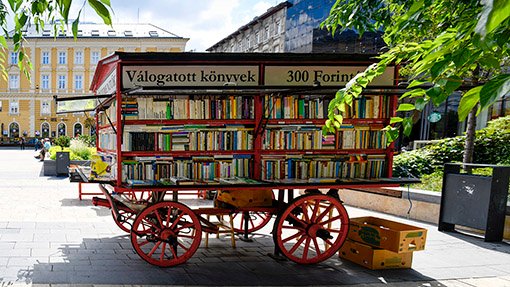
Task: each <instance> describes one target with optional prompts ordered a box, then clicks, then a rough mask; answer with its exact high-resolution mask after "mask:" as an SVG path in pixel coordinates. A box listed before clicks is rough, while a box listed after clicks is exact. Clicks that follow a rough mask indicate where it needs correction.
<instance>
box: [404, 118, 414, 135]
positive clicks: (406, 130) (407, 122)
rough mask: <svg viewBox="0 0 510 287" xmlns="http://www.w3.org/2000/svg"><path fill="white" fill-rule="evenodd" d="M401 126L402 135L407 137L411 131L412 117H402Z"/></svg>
mask: <svg viewBox="0 0 510 287" xmlns="http://www.w3.org/2000/svg"><path fill="white" fill-rule="evenodd" d="M402 126H403V127H404V135H405V136H406V137H409V136H410V135H411V132H412V131H413V119H412V118H404V121H403V122H402Z"/></svg>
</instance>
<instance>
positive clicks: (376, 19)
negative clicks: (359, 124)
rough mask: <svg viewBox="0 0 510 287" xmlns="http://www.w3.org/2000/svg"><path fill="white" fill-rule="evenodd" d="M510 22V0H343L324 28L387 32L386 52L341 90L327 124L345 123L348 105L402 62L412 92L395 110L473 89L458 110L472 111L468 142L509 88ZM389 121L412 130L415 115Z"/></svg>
mask: <svg viewBox="0 0 510 287" xmlns="http://www.w3.org/2000/svg"><path fill="white" fill-rule="evenodd" d="M509 23H510V1H508V0H467V1H463V0H412V1H404V0H384V1H376V0H349V1H343V0H337V2H336V3H335V4H334V5H333V7H332V9H331V13H330V16H329V17H328V18H327V19H326V20H325V21H324V22H323V23H322V26H323V27H326V28H327V29H329V30H330V31H331V32H332V33H336V32H338V31H343V30H345V29H355V30H356V31H358V32H359V33H360V34H361V35H362V34H363V33H364V32H366V31H381V30H382V31H384V41H385V42H386V44H387V47H388V49H387V50H386V51H385V52H384V53H382V54H381V55H380V56H379V59H380V61H379V62H378V63H376V64H373V65H371V66H370V67H368V68H367V69H366V70H365V71H364V72H362V73H360V74H358V75H357V76H356V77H354V78H353V79H352V80H351V81H350V82H349V83H347V85H346V87H345V88H343V89H341V90H339V91H338V92H337V94H336V97H335V99H334V100H333V101H332V102H331V104H330V106H329V119H328V120H327V121H326V125H325V127H324V129H325V130H333V129H334V128H335V127H339V126H340V123H341V122H342V120H343V116H342V114H343V112H344V109H345V104H347V105H350V104H352V101H353V98H356V97H359V95H360V94H361V92H362V90H363V88H365V87H366V86H367V85H368V84H369V83H370V82H371V81H372V80H373V79H374V78H375V77H377V76H379V75H380V74H382V73H383V72H384V70H385V69H386V67H387V66H388V65H392V64H401V65H403V66H405V69H406V71H407V72H408V77H409V79H410V84H409V86H408V89H410V90H409V91H408V92H406V93H405V94H404V95H402V96H401V98H400V100H404V99H405V103H400V105H399V106H398V109H397V111H402V112H406V111H415V110H417V111H421V110H423V108H424V107H425V106H426V105H427V104H428V103H429V102H431V103H433V104H434V105H440V104H441V103H443V102H444V101H446V99H447V97H448V96H449V95H450V94H451V93H452V92H453V91H455V90H457V89H459V88H460V87H461V86H463V87H466V86H467V87H468V89H467V91H466V92H465V93H464V94H463V96H462V98H461V101H460V104H459V107H458V114H459V119H460V120H461V121H463V120H465V119H466V117H467V116H468V115H469V114H470V113H471V117H472V121H471V128H472V130H471V131H470V130H468V132H469V133H470V134H469V133H468V137H467V139H466V143H467V144H469V143H468V141H469V140H471V141H472V137H473V135H474V132H473V131H474V128H473V126H472V125H473V123H474V116H475V115H477V114H478V113H479V112H480V111H481V110H483V109H486V108H488V107H489V106H490V105H491V104H492V103H494V102H495V101H496V100H497V99H498V98H500V97H502V96H503V95H505V94H507V93H508V92H510V74H508V73H505V68H508V65H507V64H508V61H509V48H510V46H509V37H510V28H509ZM391 124H397V125H402V126H403V131H404V134H405V135H409V134H410V132H411V129H412V119H411V118H400V117H395V118H392V119H391ZM386 130H387V134H388V136H389V139H390V140H395V139H396V138H397V137H398V135H399V132H398V130H399V129H398V127H397V126H388V127H386ZM470 135H471V139H468V138H469V136H470ZM466 146H467V148H466V150H469V146H468V145H466ZM471 146H472V145H471ZM469 158H470V156H469V155H467V157H466V156H465V159H469Z"/></svg>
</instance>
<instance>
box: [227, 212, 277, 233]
mask: <svg viewBox="0 0 510 287" xmlns="http://www.w3.org/2000/svg"><path fill="white" fill-rule="evenodd" d="M232 219H233V221H234V231H235V232H236V233H245V231H244V230H245V225H244V224H245V220H248V232H247V233H252V232H255V231H257V230H259V229H261V228H262V227H264V226H266V224H267V223H268V222H269V221H270V220H271V213H270V212H264V211H249V212H248V213H247V214H246V213H245V212H238V213H235V214H234V216H233V218H232Z"/></svg>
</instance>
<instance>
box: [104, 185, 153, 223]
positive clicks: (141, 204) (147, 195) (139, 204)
mask: <svg viewBox="0 0 510 287" xmlns="http://www.w3.org/2000/svg"><path fill="white" fill-rule="evenodd" d="M120 196H121V197H123V199H124V200H125V201H129V202H130V203H132V205H131V206H130V207H128V206H124V205H123V206H122V207H120V208H119V214H120V215H121V216H122V221H119V220H118V219H116V218H115V216H113V209H112V216H113V220H114V221H115V223H116V224H117V226H118V227H120V229H122V230H123V231H124V232H127V233H129V232H131V227H132V226H133V222H134V221H135V217H136V215H137V214H138V213H139V212H140V211H141V210H143V208H145V207H146V206H147V204H148V203H149V201H150V200H151V199H152V192H151V191H141V192H134V191H128V192H123V193H122V194H120Z"/></svg>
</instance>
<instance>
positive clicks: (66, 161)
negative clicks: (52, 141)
mask: <svg viewBox="0 0 510 287" xmlns="http://www.w3.org/2000/svg"><path fill="white" fill-rule="evenodd" d="M55 161H56V165H57V168H56V169H57V176H62V175H66V176H69V165H70V164H71V159H70V158H69V152H57V158H56V160H55Z"/></svg>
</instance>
